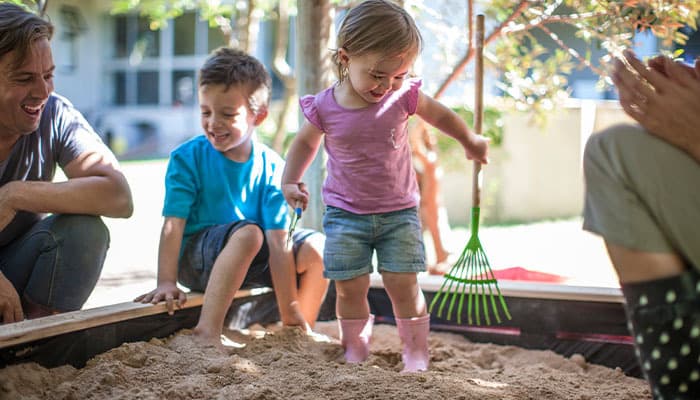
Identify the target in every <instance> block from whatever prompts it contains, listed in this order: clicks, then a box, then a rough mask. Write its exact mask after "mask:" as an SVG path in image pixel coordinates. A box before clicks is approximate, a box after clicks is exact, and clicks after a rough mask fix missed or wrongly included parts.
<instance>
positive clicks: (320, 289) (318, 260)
mask: <svg viewBox="0 0 700 400" xmlns="http://www.w3.org/2000/svg"><path fill="white" fill-rule="evenodd" d="M323 244H324V239H323V237H322V235H311V236H309V237H308V238H307V239H306V241H305V242H304V243H303V244H302V245H301V247H300V248H299V251H298V253H297V256H296V271H297V274H299V292H298V296H299V307H300V308H301V313H302V314H303V315H304V319H305V320H306V322H307V323H308V324H309V326H310V327H311V328H313V327H314V325H315V324H316V319H317V318H318V312H319V310H320V309H321V304H322V303H323V299H324V298H325V297H326V291H327V290H328V279H326V278H324V277H323Z"/></svg>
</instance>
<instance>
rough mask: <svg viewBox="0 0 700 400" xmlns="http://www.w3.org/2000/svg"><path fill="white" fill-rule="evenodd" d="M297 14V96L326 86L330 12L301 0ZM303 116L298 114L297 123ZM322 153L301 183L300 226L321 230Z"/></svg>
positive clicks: (317, 2) (321, 2)
mask: <svg viewBox="0 0 700 400" xmlns="http://www.w3.org/2000/svg"><path fill="white" fill-rule="evenodd" d="M298 4H299V6H298V7H299V10H298V14H297V41H296V43H297V67H296V71H297V85H298V93H299V95H300V96H303V95H306V94H310V93H318V92H320V91H321V90H323V89H325V88H326V87H327V86H328V85H329V84H330V71H331V59H330V52H329V51H328V49H329V48H332V46H331V45H330V39H331V27H332V21H333V13H332V8H331V5H330V0H304V1H300V2H299V3H298ZM303 120H304V117H303V115H302V114H301V112H300V114H299V121H300V124H301V122H303ZM324 159H325V157H324V152H323V150H322V149H321V150H320V151H319V152H318V154H317V155H316V158H315V159H314V161H313V163H312V164H311V167H310V168H309V169H308V171H306V174H305V176H304V181H305V182H306V184H307V187H308V190H309V193H310V195H311V197H310V199H309V207H308V208H307V210H306V212H305V213H304V217H303V219H302V221H303V223H304V226H305V227H308V228H313V229H318V230H321V229H322V227H323V224H322V219H323V209H324V207H323V199H322V198H321V185H322V183H323V178H324V169H325V168H324V167H325V165H324V164H325V163H324Z"/></svg>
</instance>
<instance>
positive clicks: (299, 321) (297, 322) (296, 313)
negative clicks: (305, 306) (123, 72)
mask: <svg viewBox="0 0 700 400" xmlns="http://www.w3.org/2000/svg"><path fill="white" fill-rule="evenodd" d="M282 315H284V318H283V320H282V325H284V326H292V327H297V328H299V329H301V330H302V331H304V332H306V333H307V334H310V333H311V332H313V331H312V330H311V326H310V325H309V323H308V322H306V319H304V315H303V314H302V313H301V310H300V309H299V306H298V303H296V302H295V303H293V304H292V305H290V307H289V309H288V310H287V312H286V313H282Z"/></svg>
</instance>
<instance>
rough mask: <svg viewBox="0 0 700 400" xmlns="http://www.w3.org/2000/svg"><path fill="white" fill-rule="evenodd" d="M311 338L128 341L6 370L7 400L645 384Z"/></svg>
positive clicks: (577, 393)
mask: <svg viewBox="0 0 700 400" xmlns="http://www.w3.org/2000/svg"><path fill="white" fill-rule="evenodd" d="M316 330H317V331H318V332H321V333H324V334H326V335H329V336H327V337H325V336H320V337H317V338H311V337H309V336H307V335H305V334H303V333H302V332H301V331H299V330H297V329H279V328H273V329H270V328H269V329H268V330H265V329H263V328H262V327H257V328H251V329H250V330H243V331H229V332H227V336H228V337H229V338H231V340H232V341H233V342H234V344H235V346H233V347H230V348H229V349H228V351H227V352H226V353H221V352H220V351H218V350H216V349H214V348H212V347H203V346H198V345H196V344H195V342H194V341H193V340H192V337H191V331H189V330H182V331H180V332H178V333H177V334H175V335H173V336H171V337H169V338H167V339H152V340H150V341H148V342H136V343H125V344H123V345H121V346H119V347H117V348H114V349H112V350H110V351H108V352H106V353H103V354H100V355H98V356H96V357H94V358H93V359H91V360H90V361H89V362H88V364H87V365H86V366H85V367H84V368H81V369H75V368H73V367H71V366H62V367H58V368H53V369H46V368H43V367H41V366H39V365H37V364H34V363H27V364H19V365H12V366H8V367H5V368H3V369H1V370H0V399H165V398H167V399H175V400H177V399H250V400H253V399H261V400H262V399H400V400H408V399H430V400H437V399H481V400H492V399H493V400H496V399H498V400H505V399H513V400H516V399H517V400H527V399H532V400H546V399H566V400H593V399H604V400H618V399H619V400H643V399H651V395H650V391H649V389H648V386H647V385H646V383H645V382H644V381H643V380H640V379H636V378H632V377H627V376H625V375H624V374H623V373H622V372H621V371H620V370H619V369H618V370H615V369H610V368H606V367H602V366H598V365H592V364H588V363H586V361H585V360H584V359H583V357H581V356H580V355H575V356H572V357H571V358H570V359H567V358H564V357H562V356H559V355H557V354H555V353H553V352H550V351H534V350H525V349H522V348H518V347H512V346H500V345H493V344H477V343H472V342H469V341H467V340H466V339H464V338H463V337H462V336H458V335H454V334H448V333H436V332H433V333H431V336H430V353H431V368H430V371H428V372H425V373H410V374H403V373H401V372H400V370H401V367H402V364H401V355H400V351H401V350H400V348H401V347H400V342H399V339H398V336H397V334H396V328H395V327H394V326H390V325H377V326H375V331H374V338H373V342H372V354H371V355H370V358H369V359H368V360H367V362H365V363H363V364H361V365H358V364H346V363H344V361H343V357H342V348H341V347H340V345H339V344H338V342H337V340H336V339H334V338H335V337H337V327H336V324H335V323H334V322H323V323H319V324H318V325H317V327H316Z"/></svg>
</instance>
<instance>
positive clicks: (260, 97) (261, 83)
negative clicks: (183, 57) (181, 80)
mask: <svg viewBox="0 0 700 400" xmlns="http://www.w3.org/2000/svg"><path fill="white" fill-rule="evenodd" d="M204 85H224V86H225V88H226V90H228V88H230V87H231V86H240V87H242V88H245V89H246V90H248V106H249V107H250V109H251V110H252V111H253V112H254V113H256V114H257V113H258V112H259V111H260V110H262V109H267V107H268V105H269V103H270V96H271V87H272V80H271V79H270V74H268V72H267V70H266V69H265V66H264V65H263V64H262V63H261V62H260V61H258V60H257V59H256V58H255V57H253V56H251V55H248V54H247V53H245V52H243V51H241V50H237V49H232V48H230V47H219V48H218V49H216V50H214V51H213V52H212V54H211V55H210V56H209V58H207V60H206V61H205V62H204V65H203V66H202V68H201V69H200V70H199V86H204Z"/></svg>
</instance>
